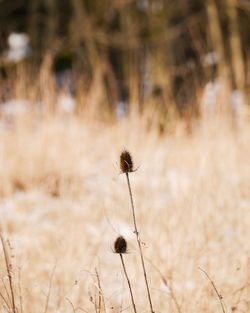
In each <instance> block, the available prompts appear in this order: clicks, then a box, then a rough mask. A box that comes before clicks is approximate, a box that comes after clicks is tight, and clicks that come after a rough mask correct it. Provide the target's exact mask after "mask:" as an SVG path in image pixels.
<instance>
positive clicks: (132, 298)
mask: <svg viewBox="0 0 250 313" xmlns="http://www.w3.org/2000/svg"><path fill="white" fill-rule="evenodd" d="M119 254H120V257H121V262H122V267H123V270H124V273H125V276H126V279H127V282H128V288H129V291H130V296H131V300H132V304H133V308H134V312H135V313H136V307H135V301H134V296H133V292H132V287H131V284H130V280H129V278H128V274H127V271H126V267H125V263H124V260H123V256H122V254H121V253H119Z"/></svg>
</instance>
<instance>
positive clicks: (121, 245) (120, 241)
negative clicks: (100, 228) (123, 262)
mask: <svg viewBox="0 0 250 313" xmlns="http://www.w3.org/2000/svg"><path fill="white" fill-rule="evenodd" d="M114 249H115V253H126V252H127V242H126V240H125V239H124V238H123V237H122V236H119V237H118V238H117V239H116V241H115V243H114Z"/></svg>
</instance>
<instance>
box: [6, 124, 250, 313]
mask: <svg viewBox="0 0 250 313" xmlns="http://www.w3.org/2000/svg"><path fill="white" fill-rule="evenodd" d="M124 148H126V149H128V150H129V151H130V152H131V154H132V156H133V159H134V163H135V167H138V169H137V171H136V172H134V173H131V174H130V180H131V185H132V189H133V194H134V201H135V208H136V214H137V222H138V228H139V233H140V237H141V240H142V242H143V252H144V257H145V262H146V268H147V273H148V279H149V285H150V291H151V296H152V301H153V306H154V310H155V312H156V313H158V312H162V313H163V312H169V313H170V312H172V313H175V312H176V313H195V312H196V313H198V312H206V313H208V312H209V313H210V312H211V313H212V312H213V313H214V312H222V308H221V305H220V301H219V298H218V296H217V295H216V293H215V290H214V288H213V286H212V284H211V282H210V281H209V279H208V278H207V277H206V275H205V274H204V273H203V272H202V271H201V270H200V268H201V269H203V270H205V271H206V273H207V274H208V275H209V277H210V278H211V279H212V280H213V282H214V284H215V286H216V288H217V289H218V291H219V293H220V294H221V295H222V297H223V299H222V300H223V302H224V304H225V308H226V312H228V313H229V312H241V313H248V312H250V165H249V155H250V126H249V123H248V124H247V123H246V124H244V123H243V124H242V125H241V126H240V128H239V129H238V130H237V131H232V130H231V129H230V127H228V126H227V123H226V122H223V121H222V120H220V119H218V120H214V121H213V122H212V123H208V124H204V125H199V126H197V128H196V130H195V132H194V133H193V135H192V136H191V135H189V136H188V135H185V132H184V131H183V130H182V128H181V126H176V131H175V132H174V133H173V134H169V135H164V136H161V137H159V136H158V135H157V133H156V132H154V131H153V130H152V131H150V132H147V131H146V130H145V127H144V124H143V121H138V120H130V121H124V122H121V123H120V124H114V125H110V126H107V125H102V124H101V123H92V124H91V123H87V122H85V123H80V122H79V121H76V120H73V119H72V120H70V119H69V120H65V121H64V122H62V121H61V120H53V121H50V120H48V121H46V122H43V123H40V124H38V125H34V124H32V123H25V124H23V123H21V124H20V125H18V126H17V127H14V128H11V129H2V130H1V131H0V194H1V195H0V196H1V198H0V219H1V225H2V230H3V236H4V238H5V242H6V247H7V249H8V251H9V256H10V263H11V268H10V269H11V276H12V279H13V281H12V284H13V287H14V290H13V291H14V295H15V306H16V308H17V310H16V311H17V312H18V313H22V312H23V313H37V312H41V313H46V312H47V313H49V312H58V313H59V312H60V313H65V312H89V313H90V312H95V313H100V312H107V313H109V312H133V307H132V305H131V299H130V295H129V291H128V288H127V282H126V280H125V276H124V273H123V270H122V267H121V263H120V258H119V255H117V254H115V253H113V243H114V240H115V239H116V238H117V236H118V235H120V234H121V235H123V236H124V237H125V238H126V240H127V242H128V250H129V253H128V254H126V255H124V261H125V264H126V267H127V270H128V274H129V277H130V279H131V284H132V288H133V291H134V297H135V302H136V306H137V311H138V312H141V313H142V312H150V308H149V304H148V299H147V293H146V289H145V283H144V279H143V274H142V271H141V264H140V258H139V253H138V246H137V242H136V238H135V235H134V233H133V230H134V229H133V220H132V213H131V207H130V201H129V193H128V188H127V184H126V176H125V175H124V174H120V168H119V155H120V152H121V151H122V150H123V149H124ZM0 279H1V282H0V284H1V285H0V292H1V299H0V302H1V310H0V311H1V312H13V311H12V310H11V308H9V309H8V306H9V307H11V299H9V297H10V290H9V283H8V275H7V273H6V267H5V260H4V255H3V252H2V248H1V253H0Z"/></svg>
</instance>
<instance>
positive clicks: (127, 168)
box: [120, 150, 134, 173]
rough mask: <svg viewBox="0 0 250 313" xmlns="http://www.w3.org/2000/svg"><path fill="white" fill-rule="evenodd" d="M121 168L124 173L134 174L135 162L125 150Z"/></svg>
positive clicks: (122, 155)
mask: <svg viewBox="0 0 250 313" xmlns="http://www.w3.org/2000/svg"><path fill="white" fill-rule="evenodd" d="M120 168H121V171H122V173H129V172H133V171H134V170H133V160H132V157H131V154H130V153H129V152H128V151H126V150H124V151H122V153H121V155H120Z"/></svg>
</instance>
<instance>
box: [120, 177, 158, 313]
mask: <svg viewBox="0 0 250 313" xmlns="http://www.w3.org/2000/svg"><path fill="white" fill-rule="evenodd" d="M126 177H127V183H128V189H129V196H130V201H131V208H132V214H133V222H134V227H135V235H136V239H137V243H138V247H139V251H140V257H141V264H142V269H143V274H144V279H145V284H146V288H147V294H148V300H149V305H150V310H151V313H154V310H153V304H152V300H151V295H150V290H149V284H148V279H147V272H146V267H145V262H144V258H143V253H142V247H141V241H140V238H139V233H138V229H137V224H136V216H135V207H134V200H133V194H132V190H131V185H130V180H129V174H128V173H126Z"/></svg>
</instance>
